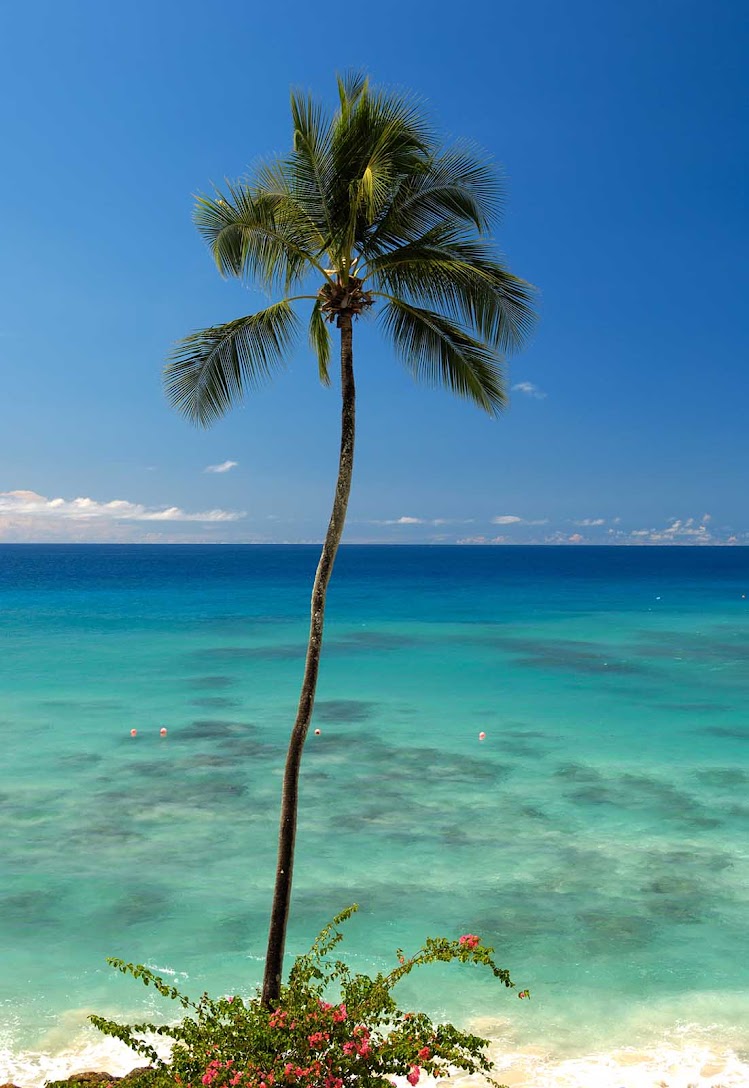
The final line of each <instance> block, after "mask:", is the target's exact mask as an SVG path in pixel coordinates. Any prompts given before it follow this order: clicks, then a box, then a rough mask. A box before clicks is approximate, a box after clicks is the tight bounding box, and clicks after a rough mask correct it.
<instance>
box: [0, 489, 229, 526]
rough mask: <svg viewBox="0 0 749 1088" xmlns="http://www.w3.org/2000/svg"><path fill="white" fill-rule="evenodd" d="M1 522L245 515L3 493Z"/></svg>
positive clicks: (223, 518) (212, 518) (226, 518)
mask: <svg viewBox="0 0 749 1088" xmlns="http://www.w3.org/2000/svg"><path fill="white" fill-rule="evenodd" d="M0 516H2V520H5V521H7V520H9V519H13V520H15V521H17V520H19V519H25V518H36V519H38V518H44V519H45V520H47V521H55V522H58V521H92V520H103V521H110V522H120V521H202V522H207V521H237V520H238V519H239V518H242V517H244V514H242V513H237V512H233V511H230V510H203V511H201V512H197V513H188V512H187V511H185V510H182V509H181V508H180V507H179V506H167V507H164V508H161V509H159V508H158V507H155V508H154V507H147V506H143V505H142V503H137V502H128V501H127V500H126V499H112V500H111V501H110V502H97V501H96V499H88V498H77V499H59V498H58V499H48V498H46V496H44V495H39V494H37V492H36V491H0Z"/></svg>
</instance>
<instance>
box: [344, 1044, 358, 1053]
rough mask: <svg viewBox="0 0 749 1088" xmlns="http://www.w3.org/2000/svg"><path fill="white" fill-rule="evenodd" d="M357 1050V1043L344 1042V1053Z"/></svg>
mask: <svg viewBox="0 0 749 1088" xmlns="http://www.w3.org/2000/svg"><path fill="white" fill-rule="evenodd" d="M355 1051H356V1043H344V1044H343V1053H344V1054H353V1053H355Z"/></svg>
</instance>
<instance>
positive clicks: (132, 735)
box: [130, 729, 138, 737]
mask: <svg viewBox="0 0 749 1088" xmlns="http://www.w3.org/2000/svg"><path fill="white" fill-rule="evenodd" d="M130 736H131V737H137V736H138V730H137V729H131V730H130Z"/></svg>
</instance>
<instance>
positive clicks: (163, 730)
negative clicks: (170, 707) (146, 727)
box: [159, 725, 166, 737]
mask: <svg viewBox="0 0 749 1088" xmlns="http://www.w3.org/2000/svg"><path fill="white" fill-rule="evenodd" d="M159 736H160V737H165V736H166V729H165V728H164V726H163V725H162V727H161V729H159Z"/></svg>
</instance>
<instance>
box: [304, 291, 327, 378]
mask: <svg viewBox="0 0 749 1088" xmlns="http://www.w3.org/2000/svg"><path fill="white" fill-rule="evenodd" d="M309 342H310V347H311V348H312V350H313V351H314V353H315V355H316V356H317V369H318V373H319V375H320V381H321V382H322V384H323V385H326V386H327V385H330V374H329V373H328V365H329V363H330V330H329V328H328V323H327V321H326V320H325V317H324V315H323V312H322V310H321V308H320V300H319V299H318V300H317V301H316V302H315V305H314V306H313V307H312V315H311V317H310V322H309Z"/></svg>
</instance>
